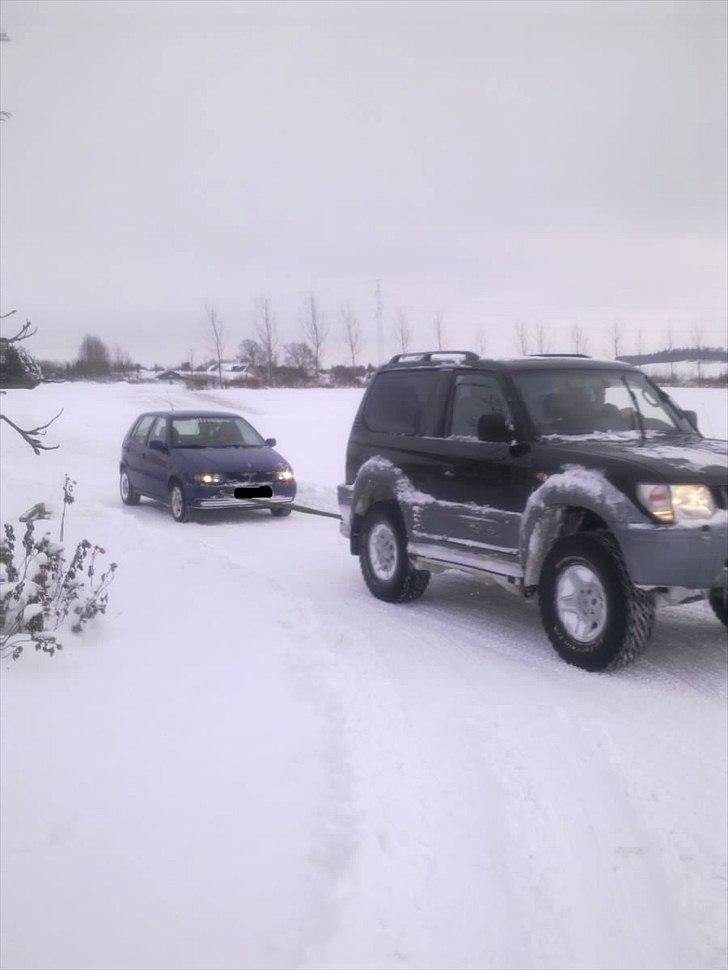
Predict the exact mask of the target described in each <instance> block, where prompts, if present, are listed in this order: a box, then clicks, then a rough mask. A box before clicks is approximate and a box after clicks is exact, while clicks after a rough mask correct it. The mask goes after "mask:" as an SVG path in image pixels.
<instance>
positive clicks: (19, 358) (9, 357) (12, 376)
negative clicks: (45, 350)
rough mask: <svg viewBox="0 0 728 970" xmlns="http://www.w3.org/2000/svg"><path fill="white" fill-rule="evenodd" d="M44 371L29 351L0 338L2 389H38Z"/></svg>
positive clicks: (0, 384) (0, 382) (5, 338)
mask: <svg viewBox="0 0 728 970" xmlns="http://www.w3.org/2000/svg"><path fill="white" fill-rule="evenodd" d="M42 380H43V371H42V370H41V369H40V366H39V365H38V363H37V362H36V361H35V360H34V359H33V357H31V355H30V354H29V353H28V351H27V350H26V349H25V348H24V347H21V346H20V345H19V344H17V343H13V342H12V341H10V340H8V339H7V337H0V387H28V388H30V387H37V385H38V384H40V382H41V381H42Z"/></svg>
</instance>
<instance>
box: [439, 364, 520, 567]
mask: <svg viewBox="0 0 728 970" xmlns="http://www.w3.org/2000/svg"><path fill="white" fill-rule="evenodd" d="M485 414H490V415H493V414H497V415H501V416H502V417H504V418H505V420H506V422H507V423H508V424H509V425H510V427H512V428H513V429H514V430H513V440H514V441H515V440H517V439H519V438H521V435H520V434H519V429H518V428H517V427H516V419H515V418H514V415H513V413H512V407H511V405H510V404H509V398H508V393H507V388H506V386H505V385H504V383H503V381H502V378H501V377H500V376H499V374H497V373H496V372H490V371H474V370H468V371H460V372H455V373H454V374H453V378H452V386H451V390H450V403H449V407H448V409H447V413H446V417H445V426H444V429H443V437H442V439H441V441H440V442H439V446H438V449H437V451H438V458H439V460H438V461H437V463H435V464H433V466H432V469H431V474H432V482H431V484H430V490H431V491H432V493H433V494H434V496H435V498H436V499H438V500H439V502H440V503H441V504H442V506H443V508H444V509H445V510H447V511H448V515H447V530H448V531H447V538H446V544H447V545H448V546H449V547H453V548H455V547H457V548H461V549H464V550H469V551H470V552H472V553H475V554H478V553H480V554H482V555H485V556H487V555H488V554H490V553H495V554H496V555H502V556H505V557H515V558H517V557H518V550H519V540H520V525H521V516H522V513H523V511H524V509H525V506H526V502H527V501H528V496H529V495H530V493H531V491H532V490H533V487H534V482H535V478H534V471H533V464H532V458H531V453H530V449H529V448H527V447H522V446H514V445H513V444H512V443H511V442H503V441H480V440H479V438H478V422H479V419H480V418H481V417H482V416H483V415H485Z"/></svg>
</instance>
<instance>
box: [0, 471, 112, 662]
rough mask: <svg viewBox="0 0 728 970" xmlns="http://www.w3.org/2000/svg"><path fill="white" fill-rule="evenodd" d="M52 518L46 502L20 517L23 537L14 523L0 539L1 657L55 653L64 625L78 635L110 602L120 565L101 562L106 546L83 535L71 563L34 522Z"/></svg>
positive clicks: (69, 495) (66, 499)
mask: <svg viewBox="0 0 728 970" xmlns="http://www.w3.org/2000/svg"><path fill="white" fill-rule="evenodd" d="M69 499H70V501H73V499H72V490H71V489H70V488H69V479H68V478H66V483H65V484H64V514H65V509H66V505H68V504H70V501H69ZM48 517H49V514H48V511H47V509H46V508H45V506H44V505H43V504H39V505H35V506H34V507H33V508H32V509H31V510H30V511H29V512H27V513H26V514H25V515H23V516H21V520H20V521H21V523H24V524H25V531H24V533H23V535H22V538H21V539H18V537H17V536H16V532H15V529H14V528H13V526H12V525H8V524H6V525H5V527H4V537H3V538H2V539H1V540H0V657H2V658H3V659H5V658H6V657H7V656H12V658H13V660H17V658H18V657H19V656H20V654H21V653H22V652H23V649H24V648H25V647H26V646H28V645H29V644H34V646H35V649H36V650H42V651H43V652H45V653H47V654H50V655H53V654H54V653H55V652H56V650H60V649H61V648H62V643H61V641H60V639H59V635H60V633H61V632H62V630H63V628H64V627H69V626H70V629H71V631H72V632H73V633H80V632H81V630H82V629H83V627H84V625H85V624H86V623H88V621H89V620H91V619H93V617H95V616H96V615H97V614H98V613H105V612H106V604H107V601H108V595H109V586H110V585H111V583H112V581H113V579H114V574H115V572H116V563H114V562H112V563H110V564H109V565H108V566H106V567H105V568H104V567H102V566H101V565H100V560H101V557H103V556H104V555H105V550H104V549H102V547H101V546H98V545H95V544H93V543H91V542H89V540H88V539H82V540H81V542H79V543H78V545H77V546H76V549H75V552H74V553H73V556H72V557H71V559H70V561H68V560H67V559H66V557H65V555H64V552H65V550H64V546H63V545H62V544H61V543H60V542H54V541H53V540H52V539H51V536H50V533H48V532H46V533H44V534H43V535H41V536H38V535H37V534H36V525H35V524H36V522H38V521H39V520H42V519H46V518H48Z"/></svg>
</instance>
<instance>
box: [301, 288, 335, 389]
mask: <svg viewBox="0 0 728 970" xmlns="http://www.w3.org/2000/svg"><path fill="white" fill-rule="evenodd" d="M303 334H304V337H305V338H306V342H307V343H308V345H309V347H310V348H311V350H312V351H313V357H314V366H315V368H316V373H317V374H318V372H319V371H320V370H321V356H322V354H323V349H324V344H325V343H326V338H327V337H328V335H329V329H328V326H327V324H326V319H325V317H324V314H323V312H322V310H321V309H320V307H319V305H318V302H317V300H316V297H315V296H314V295H313V293H311V294H309V296H308V298H307V299H306V304H305V306H304V311H303Z"/></svg>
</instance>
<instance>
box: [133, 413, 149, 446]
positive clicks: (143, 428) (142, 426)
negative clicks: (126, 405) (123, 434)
mask: <svg viewBox="0 0 728 970" xmlns="http://www.w3.org/2000/svg"><path fill="white" fill-rule="evenodd" d="M153 423H154V415H153V414H145V415H144V417H143V418H140V419H139V420H138V421H137V423H136V427H135V428H134V430H133V431H132V433H131V439H132V441H135V442H136V443H137V444H138V445H143V444H144V442H145V441H146V440H147V435H148V433H149V429H150V428H151V426H152V424H153Z"/></svg>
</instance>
